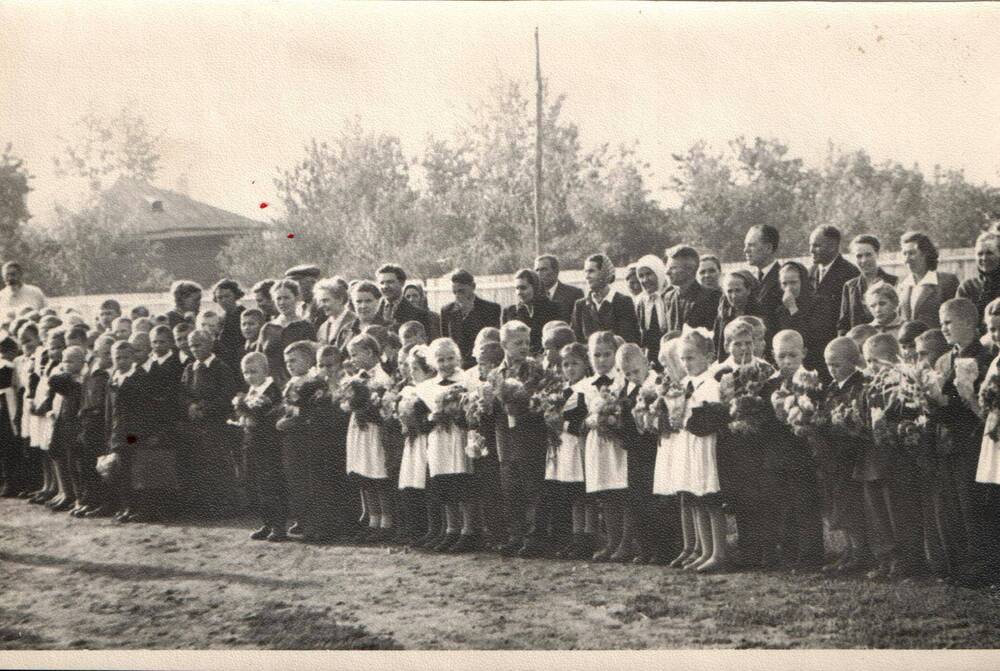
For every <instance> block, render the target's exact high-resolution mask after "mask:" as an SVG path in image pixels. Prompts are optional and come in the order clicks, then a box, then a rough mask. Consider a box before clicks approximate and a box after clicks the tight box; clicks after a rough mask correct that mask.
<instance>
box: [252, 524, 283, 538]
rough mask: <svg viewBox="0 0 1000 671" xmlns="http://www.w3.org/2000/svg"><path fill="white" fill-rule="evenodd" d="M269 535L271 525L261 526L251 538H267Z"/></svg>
mask: <svg viewBox="0 0 1000 671" xmlns="http://www.w3.org/2000/svg"><path fill="white" fill-rule="evenodd" d="M269 535H271V527H261V528H260V529H257V531H255V532H253V533H252V534H250V540H252V541H262V540H266V539H267V537H268V536H269ZM282 535H284V534H282Z"/></svg>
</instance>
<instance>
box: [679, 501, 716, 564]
mask: <svg viewBox="0 0 1000 671" xmlns="http://www.w3.org/2000/svg"><path fill="white" fill-rule="evenodd" d="M693 503H694V505H693V507H694V528H695V532H696V533H697V535H698V544H699V545H700V546H701V552H700V553H699V554H697V555H695V556H694V557H692V559H691V560H690V561H688V562H687V563H686V564H684V568H685V569H687V570H695V569H697V568H698V567H699V566H701V565H702V564H704V563H705V562H707V561H708V560H709V559H711V558H712V519H711V517H709V514H708V510H707V509H706V508H705V506H704V505H703V504H702V503H701V501H697V502H693Z"/></svg>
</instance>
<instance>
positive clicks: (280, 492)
mask: <svg viewBox="0 0 1000 671" xmlns="http://www.w3.org/2000/svg"><path fill="white" fill-rule="evenodd" d="M241 368H242V374H243V379H244V380H246V382H247V385H249V390H248V391H247V392H246V393H240V394H238V395H237V396H236V398H235V399H234V400H233V405H234V407H235V408H236V413H237V414H238V415H239V416H240V417H241V418H242V421H241V425H242V428H243V450H244V456H245V459H246V464H247V481H248V484H249V486H250V488H251V489H252V491H253V492H254V493H255V494H256V496H255V497H253V498H254V500H255V501H256V503H257V513H258V516H259V517H260V519H261V521H262V523H263V526H262V527H260V528H259V529H257V530H256V531H254V532H253V533H252V534H250V538H251V539H252V540H268V541H271V542H272V543H277V542H281V541H284V540H286V539H287V538H288V536H287V534H286V529H287V522H288V493H287V489H286V486H285V478H284V473H283V472H282V465H281V436H280V434H279V432H278V430H277V429H276V428H275V423H276V422H277V421H278V419H279V418H280V417H281V415H282V413H283V412H284V408H283V407H282V405H281V390H280V389H279V388H278V385H277V384H275V383H274V380H273V379H272V378H271V376H270V375H269V374H268V373H269V371H268V363H267V356H265V355H264V354H263V353H261V352H250V353H248V354H246V355H245V356H244V357H243V361H242V362H241Z"/></svg>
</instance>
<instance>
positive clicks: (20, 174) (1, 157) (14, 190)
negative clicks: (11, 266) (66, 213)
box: [0, 143, 31, 258]
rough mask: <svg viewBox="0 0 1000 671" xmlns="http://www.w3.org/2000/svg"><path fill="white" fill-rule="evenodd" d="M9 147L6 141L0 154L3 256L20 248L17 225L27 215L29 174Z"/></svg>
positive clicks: (12, 254) (28, 214)
mask: <svg viewBox="0 0 1000 671" xmlns="http://www.w3.org/2000/svg"><path fill="white" fill-rule="evenodd" d="M12 149H13V147H12V145H11V144H10V143H8V144H7V146H6V147H5V148H4V151H3V154H0V254H2V256H3V258H10V257H12V256H15V255H17V254H18V253H19V252H21V251H23V249H22V244H21V227H22V225H23V224H26V223H27V222H28V220H29V219H31V214H30V213H29V212H28V203H27V197H28V194H29V193H30V192H31V186H30V185H29V184H28V182H29V181H30V180H31V175H30V174H28V171H27V169H26V168H25V167H24V161H23V160H22V159H20V158H18V157H17V156H15V155H14V154H13V153H12Z"/></svg>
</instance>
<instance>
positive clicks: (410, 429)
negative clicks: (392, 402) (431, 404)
mask: <svg viewBox="0 0 1000 671" xmlns="http://www.w3.org/2000/svg"><path fill="white" fill-rule="evenodd" d="M397 412H398V417H399V422H400V424H401V425H402V427H403V433H404V434H406V435H407V436H419V435H420V434H422V433H430V432H431V430H432V429H433V428H434V426H433V425H432V424H431V422H430V414H431V411H430V408H428V407H427V404H426V403H424V402H423V401H422V400H421V399H420V397H419V396H417V395H416V394H415V393H414V394H404V393H400V395H399V403H398V405H397Z"/></svg>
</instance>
